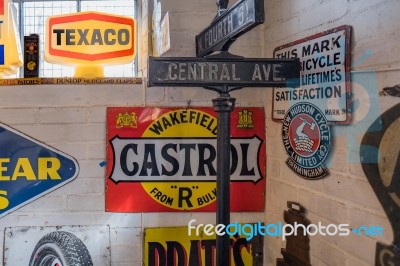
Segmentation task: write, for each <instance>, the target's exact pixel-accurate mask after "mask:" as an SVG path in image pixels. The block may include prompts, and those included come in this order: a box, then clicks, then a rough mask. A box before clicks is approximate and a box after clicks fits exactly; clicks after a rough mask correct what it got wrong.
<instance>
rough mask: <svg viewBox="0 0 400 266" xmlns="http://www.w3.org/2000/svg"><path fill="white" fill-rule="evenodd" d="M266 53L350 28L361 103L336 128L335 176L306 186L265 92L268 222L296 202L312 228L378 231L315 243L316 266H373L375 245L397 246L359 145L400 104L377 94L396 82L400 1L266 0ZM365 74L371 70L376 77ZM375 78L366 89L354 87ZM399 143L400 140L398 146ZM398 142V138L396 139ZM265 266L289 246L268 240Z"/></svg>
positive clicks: (353, 69) (315, 240)
mask: <svg viewBox="0 0 400 266" xmlns="http://www.w3.org/2000/svg"><path fill="white" fill-rule="evenodd" d="M265 3H266V6H265V11H266V24H265V33H264V34H265V44H264V55H265V56H266V57H271V56H272V54H273V50H274V49H275V48H276V47H278V46H280V45H283V44H286V43H289V42H291V41H295V40H298V39H301V38H304V37H307V36H311V35H313V34H315V33H318V32H322V31H325V30H329V29H332V28H335V27H337V26H340V25H351V26H352V27H353V37H352V43H351V45H352V51H351V54H352V63H353V65H352V67H351V79H352V80H353V83H352V87H353V93H354V95H353V100H354V102H355V103H356V104H360V105H359V106H358V108H355V112H354V113H353V123H352V125H349V126H334V127H333V129H332V130H333V134H334V140H333V147H332V150H331V155H330V157H331V158H330V159H329V160H328V162H327V165H328V168H329V171H330V173H331V174H330V175H329V176H328V177H326V178H323V179H322V180H318V181H307V180H304V179H302V178H300V177H298V176H296V175H295V174H294V173H293V172H292V171H291V170H289V169H288V168H287V166H286V165H285V160H286V158H287V156H286V155H285V152H284V147H283V144H282V140H281V134H280V130H281V124H279V123H276V122H273V121H272V119H271V112H272V104H271V103H272V93H271V92H270V91H268V92H266V94H265V106H266V113H267V116H268V119H267V138H268V141H267V177H268V178H267V197H266V202H267V210H266V217H267V220H266V221H267V223H276V222H279V221H282V220H283V210H285V209H287V208H286V201H288V200H293V201H298V202H299V203H301V204H302V205H304V206H305V207H306V208H307V209H308V214H307V217H308V219H310V221H311V222H312V223H315V224H317V223H318V222H322V224H325V225H326V224H330V223H335V224H338V223H348V224H350V227H351V228H356V227H359V226H361V225H366V226H370V225H380V226H382V227H383V228H384V236H383V237H372V236H368V237H366V236H355V235H351V236H348V237H329V236H326V237H322V236H315V237H311V263H312V265H347V266H352V265H357V266H358V265H374V260H375V245H376V242H377V241H380V242H384V243H386V244H390V243H391V242H392V240H393V234H392V229H391V226H390V223H389V221H388V219H387V217H386V215H385V213H384V212H383V209H382V207H381V205H380V204H379V202H378V199H377V197H376V196H375V194H374V192H373V190H372V187H371V186H370V184H369V183H368V181H367V178H366V177H365V175H364V173H363V171H362V169H361V164H360V159H359V146H360V141H361V138H362V136H363V134H364V133H365V131H366V130H367V129H368V127H369V126H370V125H371V124H372V122H373V121H374V120H375V119H376V118H377V116H378V115H379V114H380V113H382V112H384V111H385V110H387V109H388V108H390V107H391V106H393V105H394V104H396V103H398V102H399V98H395V97H390V96H379V94H378V93H379V92H380V91H381V90H382V88H384V87H387V86H393V85H395V84H398V83H399V80H398V77H399V70H400V51H399V49H398V40H399V37H400V34H399V31H398V29H399V27H398V25H399V21H400V19H399V16H398V14H397V11H396V10H399V8H400V2H399V1H372V0H371V1H355V0H350V1H347V0H343V1H342V0H340V1H312V0H310V1H278V0H276V1H274V0H272V1H265ZM366 70H372V71H371V72H369V71H366ZM362 79H371V81H372V82H371V86H370V88H369V90H367V91H366V90H363V89H360V86H359V85H358V84H357V83H356V82H355V81H357V80H362ZM393 141H396V140H393ZM397 141H398V140H397ZM265 243H266V254H267V265H275V261H276V258H279V257H282V254H280V249H281V248H282V247H285V242H283V241H282V240H280V238H272V237H268V238H266V242H265Z"/></svg>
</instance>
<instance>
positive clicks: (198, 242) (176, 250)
mask: <svg viewBox="0 0 400 266" xmlns="http://www.w3.org/2000/svg"><path fill="white" fill-rule="evenodd" d="M194 231H195V230H194ZM194 231H192V232H191V235H190V236H189V232H188V227H186V226H185V227H160V228H145V237H144V245H145V246H144V263H143V265H145V266H151V265H173V266H175V265H197V266H206V265H216V263H215V258H216V250H215V247H216V236H215V235H211V236H209V235H206V234H205V233H204V232H203V233H201V234H199V235H198V236H197V235H196V234H195V232H194ZM262 245H263V241H262V238H253V239H252V240H250V241H247V240H246V238H245V237H231V245H230V247H231V249H230V254H231V259H230V262H231V263H230V265H232V266H233V265H243V266H251V265H257V264H256V263H255V261H256V260H257V261H258V260H259V259H261V260H262ZM260 253H261V254H260ZM253 256H255V257H254V258H253ZM256 257H257V258H256Z"/></svg>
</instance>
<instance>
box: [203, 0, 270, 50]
mask: <svg viewBox="0 0 400 266" xmlns="http://www.w3.org/2000/svg"><path fill="white" fill-rule="evenodd" d="M221 2H224V3H221ZM227 4H228V1H217V6H218V8H219V13H220V16H218V17H217V18H216V19H215V20H214V21H213V22H212V23H211V24H210V25H209V26H208V27H207V28H205V29H204V30H203V31H202V32H200V33H199V34H198V35H197V36H196V55H197V56H198V57H203V56H205V55H208V54H210V53H212V52H217V51H226V50H228V48H229V46H230V45H231V44H232V43H233V42H234V41H235V40H236V39H237V38H238V37H239V36H240V35H243V34H244V33H246V32H247V31H249V30H251V29H252V28H254V27H255V26H257V25H259V24H261V23H264V0H241V1H238V2H237V3H236V4H235V5H233V6H232V7H231V8H229V9H226V6H227ZM221 9H222V10H221ZM221 11H222V12H221Z"/></svg>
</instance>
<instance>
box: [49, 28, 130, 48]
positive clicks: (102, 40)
mask: <svg viewBox="0 0 400 266" xmlns="http://www.w3.org/2000/svg"><path fill="white" fill-rule="evenodd" d="M53 33H54V34H56V44H57V45H64V44H65V45H115V44H119V45H128V44H129V42H130V40H131V34H130V32H129V30H127V29H119V30H115V29H106V30H104V31H102V30H101V29H93V30H90V29H53Z"/></svg>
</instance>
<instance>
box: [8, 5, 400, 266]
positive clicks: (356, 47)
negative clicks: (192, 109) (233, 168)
mask: <svg viewBox="0 0 400 266" xmlns="http://www.w3.org/2000/svg"><path fill="white" fill-rule="evenodd" d="M232 3H233V1H231V3H230V4H232ZM152 6H153V0H146V1H143V2H142V6H141V7H142V8H141V14H142V16H143V20H142V21H141V23H140V24H139V27H138V29H139V36H140V38H141V41H140V45H139V50H138V54H139V58H140V60H139V62H140V70H141V73H146V68H147V62H146V58H147V56H148V54H151V53H149V51H148V45H149V41H150V39H149V38H148V36H149V34H150V33H151V30H149V29H148V26H149V25H151V13H152V12H151V11H150V12H149V10H147V7H149V8H151V7H152ZM215 9H216V6H215V1H211V0H207V1H200V0H198V1H184V0H180V1H176V0H166V1H162V12H166V11H169V12H170V22H171V24H170V26H171V46H172V47H171V51H169V52H168V53H167V54H166V56H195V47H194V37H195V35H196V34H197V33H199V32H200V30H202V29H203V28H204V27H206V26H207V25H208V24H209V23H210V21H211V20H212V18H213V17H214V15H215ZM398 10H400V2H399V1H397V0H385V1H384V0H380V1H376V0H365V1H360V0H358V1H356V0H347V1H345V0H340V1H333V0H328V1H320V0H302V1H294V0H285V1H281V0H266V1H265V12H266V23H265V24H264V25H260V26H258V27H257V28H255V29H254V30H253V31H251V32H249V33H247V34H246V35H245V36H246V37H242V38H240V39H239V40H238V41H237V42H236V43H235V44H234V45H233V46H232V49H231V52H232V53H236V54H240V55H243V56H247V57H271V56H272V51H273V49H274V48H275V47H277V46H279V45H282V44H285V43H288V42H290V41H294V40H297V39H300V38H303V37H306V36H309V35H312V34H315V33H317V32H321V31H323V30H327V29H330V28H333V27H336V26H339V25H343V24H347V25H352V26H353V29H354V37H353V42H352V45H353V49H352V58H353V62H358V64H357V65H356V66H354V67H353V69H352V70H354V71H355V70H363V69H378V70H379V69H387V68H391V69H398V68H399V67H400V50H399V48H398V40H399V39H400V33H399V32H400V31H399V26H398V25H400V21H399V20H400V17H399V16H398V14H397V11H398ZM366 51H368V53H369V54H371V56H367V57H366V58H365V60H360V58H361V57H363V55H364V54H365V52H366ZM388 51H390V52H388ZM353 75H361V74H357V73H354V74H353ZM398 75H399V71H398V70H395V71H390V72H387V71H382V72H377V74H376V77H377V82H378V90H381V89H382V88H383V87H385V86H392V85H394V84H397V83H398ZM377 93H378V91H376V94H377ZM216 96H217V95H216V93H214V92H211V91H205V90H203V89H195V88H146V86H145V84H143V85H113V86H109V85H93V86H89V85H85V86H83V85H59V86H56V85H43V86H12V87H1V88H0V121H1V122H3V123H5V124H8V125H10V126H11V127H14V128H16V129H17V130H20V131H22V132H24V133H25V134H27V135H30V136H32V137H34V138H36V139H38V140H39V141H42V142H44V143H47V144H49V145H51V146H53V147H55V148H57V149H60V150H61V151H63V152H66V153H68V154H70V155H72V156H73V157H74V158H76V159H77V160H78V163H79V165H80V173H79V176H78V177H77V179H76V180H74V181H73V182H71V183H69V184H67V185H65V186H63V187H61V188H60V189H58V190H56V191H54V192H52V193H50V194H48V195H46V196H44V197H42V198H40V199H38V200H37V201H35V202H33V203H31V204H29V205H27V206H25V207H22V208H20V209H19V210H17V211H15V212H13V213H11V214H9V215H7V216H6V217H4V218H2V219H0V239H3V237H4V228H5V227H9V226H33V225H34V226H57V225H109V226H110V234H111V235H110V238H111V264H112V265H113V266H114V265H116V266H126V265H141V261H142V237H143V233H142V232H143V231H142V229H143V227H146V226H148V227H159V226H177V225H186V224H187V222H188V221H189V220H191V219H196V220H197V221H198V222H202V223H208V222H211V223H212V222H215V214H213V213H162V214H160V213H131V214H124V213H105V212H104V179H105V176H104V175H105V169H104V168H102V167H100V166H99V163H100V162H102V161H103V160H105V130H106V107H107V106H185V105H186V104H187V102H188V101H189V100H190V101H191V104H192V105H194V106H200V105H202V106H211V99H212V98H215V97H216ZM232 96H233V97H236V98H237V105H238V106H250V105H252V106H264V107H265V109H266V117H267V121H266V122H267V123H266V135H267V177H268V178H267V194H266V213H233V214H232V215H231V220H233V221H239V222H249V221H265V222H267V223H278V222H280V221H283V211H284V210H285V209H286V202H287V201H288V200H294V201H299V202H300V203H301V204H303V205H304V206H305V207H306V208H307V209H308V210H309V213H308V218H309V219H310V220H311V221H312V222H318V221H321V222H323V223H349V224H350V225H351V226H354V227H356V226H359V225H361V224H363V223H365V221H368V222H369V223H371V224H377V225H381V226H382V227H384V228H386V229H387V230H385V236H384V237H374V238H373V237H361V238H360V237H349V238H339V237H315V238H312V240H311V258H312V264H313V265H346V266H353V265H357V266H358V265H373V261H374V254H375V243H376V242H377V241H382V242H385V243H390V242H391V239H392V235H391V232H390V225H389V223H388V220H387V218H386V216H385V214H384V212H383V210H382V207H381V206H380V204H379V202H378V200H377V199H376V197H375V194H374V193H373V191H372V188H371V187H370V185H369V183H368V182H367V180H366V178H365V176H364V174H363V172H362V169H361V167H360V164H359V163H357V162H352V163H349V162H348V161H347V159H346V156H347V157H349V158H356V159H357V158H358V146H359V140H360V137H361V136H362V134H360V136H359V137H358V138H356V141H352V140H349V139H348V138H347V136H346V135H340V136H337V137H335V142H334V147H333V149H332V150H333V151H332V153H331V156H332V159H331V163H330V167H331V169H330V170H331V175H330V176H329V177H327V178H325V179H323V180H320V181H314V182H312V181H306V180H303V179H301V178H299V177H297V176H296V175H294V174H293V173H292V172H291V171H290V170H289V169H287V167H286V165H285V164H284V161H285V159H286V155H285V152H284V148H283V145H282V144H281V143H282V141H281V135H280V126H281V125H280V124H279V123H277V122H273V121H272V119H271V112H272V93H271V90H269V89H255V88H251V89H243V90H240V91H236V92H233V93H232ZM376 97H377V96H376ZM396 102H398V99H395V98H390V97H380V98H379V103H380V105H379V108H380V109H381V112H383V111H384V110H386V109H388V108H389V107H390V106H392V105H394V104H395V103H396ZM374 108H377V107H374ZM355 115H357V113H356V114H355ZM373 119H375V118H372V119H371V120H370V121H366V122H365V125H366V126H369V124H370V123H371V122H372V120H373ZM348 128H349V129H350V131H351V130H352V129H353V128H355V126H348ZM354 130H355V129H354ZM362 133H363V132H362ZM2 245H3V242H2V241H1V244H0V246H2ZM284 245H285V243H284V242H283V241H282V240H280V238H276V237H267V238H266V240H265V254H264V255H265V262H266V264H267V265H275V261H276V258H278V257H282V256H281V254H280V248H282V247H284ZM3 248H4V247H3ZM2 256H3V253H0V261H2V260H3V257H2Z"/></svg>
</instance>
